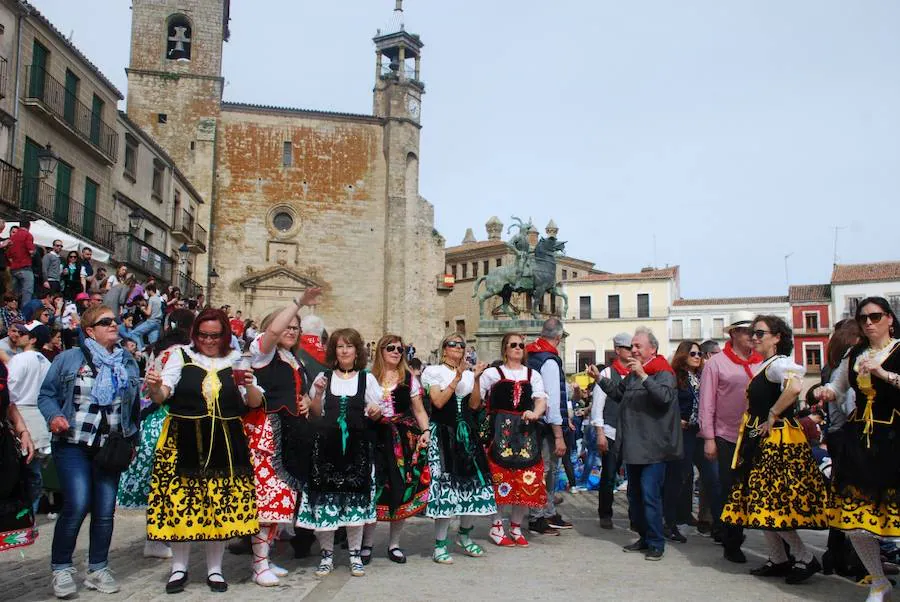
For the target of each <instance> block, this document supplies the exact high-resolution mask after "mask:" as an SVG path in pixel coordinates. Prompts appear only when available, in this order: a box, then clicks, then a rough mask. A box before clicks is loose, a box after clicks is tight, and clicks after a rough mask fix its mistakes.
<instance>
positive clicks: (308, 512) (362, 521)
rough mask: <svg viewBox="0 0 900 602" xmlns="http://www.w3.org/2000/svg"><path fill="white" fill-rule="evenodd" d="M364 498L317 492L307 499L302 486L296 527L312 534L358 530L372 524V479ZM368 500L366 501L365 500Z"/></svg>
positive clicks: (373, 511)
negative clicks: (312, 532)
mask: <svg viewBox="0 0 900 602" xmlns="http://www.w3.org/2000/svg"><path fill="white" fill-rule="evenodd" d="M372 472H373V476H372V490H371V492H370V495H368V496H359V495H354V494H343V493H317V494H315V495H313V496H310V493H309V486H308V485H307V486H304V488H303V492H302V493H301V495H300V507H299V508H298V509H297V523H296V525H297V527H299V528H301V529H314V530H316V531H334V530H336V529H338V528H340V527H361V526H363V525H367V524H369V523H374V522H375V516H376V515H375V478H374V469H373V471H372ZM366 500H368V501H366Z"/></svg>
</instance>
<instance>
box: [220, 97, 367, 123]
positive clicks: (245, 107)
mask: <svg viewBox="0 0 900 602" xmlns="http://www.w3.org/2000/svg"><path fill="white" fill-rule="evenodd" d="M222 110H223V111H228V110H231V111H252V112H258V113H290V114H301V115H310V116H316V115H321V116H326V117H346V118H349V119H363V120H366V121H372V122H377V123H381V122H382V119H381V118H380V117H375V116H373V115H362V114H356V113H339V112H336V111H317V110H315V109H298V108H295V107H276V106H273V105H258V104H253V103H247V102H230V101H224V102H223V103H222Z"/></svg>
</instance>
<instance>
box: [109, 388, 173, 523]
mask: <svg viewBox="0 0 900 602" xmlns="http://www.w3.org/2000/svg"><path fill="white" fill-rule="evenodd" d="M168 415H169V411H168V408H166V406H160V407H159V408H158V409H157V410H156V411H155V412H153V413H152V414H150V415H149V416H147V418H145V419H144V420H143V421H142V422H141V440H140V442H139V443H138V447H137V455H136V456H135V458H134V461H133V462H132V463H131V465H130V466H129V467H128V470H126V471H125V472H123V473H122V476H121V477H119V492H118V493H117V494H116V501H117V502H118V504H119V506H121V507H123V508H146V507H147V498H148V497H149V495H150V473H151V472H152V471H153V458H154V456H155V455H156V444H157V443H158V442H159V434H160V433H161V432H162V428H163V423H164V422H165V420H166V416H168Z"/></svg>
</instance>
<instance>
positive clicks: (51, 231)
mask: <svg viewBox="0 0 900 602" xmlns="http://www.w3.org/2000/svg"><path fill="white" fill-rule="evenodd" d="M18 225H19V222H6V229H4V230H3V237H4V238H9V229H10V228H12V227H13V226H18ZM28 230H29V232H31V235H32V236H33V237H34V244H36V245H39V246H41V247H52V246H53V241H54V240H61V241H62V244H63V249H64V250H65V251H79V252H80V251H81V249H83V248H84V247H90V248H91V250H92V251H93V252H94V254H93V256H92V258H93V260H94V261H99V262H100V263H107V264H108V263H109V260H110V256H109V253H107V252H106V251H104V250H103V249H101V248H100V247H99V246H97V244H96V243H92V242H89V241H86V240H83V239H81V238H78V237H77V236H72V235H71V234H69V233H68V232H63V231H62V230H60V229H59V228H57V227H56V226H54V225H52V224H50V223H49V222H45V221H44V220H42V219H39V220H35V221H33V222H31V227H30V228H29V229H28Z"/></svg>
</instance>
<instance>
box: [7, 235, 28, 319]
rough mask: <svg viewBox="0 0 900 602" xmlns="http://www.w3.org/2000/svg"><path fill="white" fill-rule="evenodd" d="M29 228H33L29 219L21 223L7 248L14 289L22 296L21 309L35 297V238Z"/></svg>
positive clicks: (10, 238)
mask: <svg viewBox="0 0 900 602" xmlns="http://www.w3.org/2000/svg"><path fill="white" fill-rule="evenodd" d="M29 228H31V222H29V221H28V220H27V219H23V220H22V221H20V222H19V229H18V230H16V231H15V232H13V234H12V236H10V237H9V246H7V247H6V257H7V259H8V260H9V271H10V273H11V274H12V280H13V282H12V283H13V287H14V289H15V291H16V292H17V293H18V294H19V295H21V296H22V299H21V300H20V301H19V307H23V306H24V305H25V304H26V303H28V302H29V301H31V297H32V296H33V295H34V272H32V271H31V256H32V255H34V237H33V236H32V235H31V232H29Z"/></svg>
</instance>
